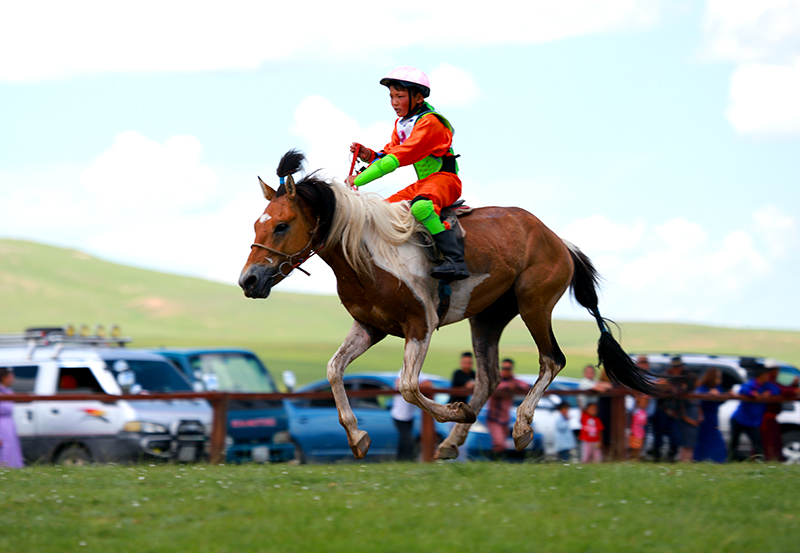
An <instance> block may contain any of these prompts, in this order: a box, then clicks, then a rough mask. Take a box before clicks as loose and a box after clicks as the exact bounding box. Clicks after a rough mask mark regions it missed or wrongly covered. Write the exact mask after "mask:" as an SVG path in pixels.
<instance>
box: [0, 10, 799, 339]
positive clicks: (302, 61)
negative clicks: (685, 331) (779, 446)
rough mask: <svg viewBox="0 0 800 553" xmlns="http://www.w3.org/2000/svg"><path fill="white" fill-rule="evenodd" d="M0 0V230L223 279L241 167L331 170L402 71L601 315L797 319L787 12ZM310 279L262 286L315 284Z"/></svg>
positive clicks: (795, 161)
mask: <svg viewBox="0 0 800 553" xmlns="http://www.w3.org/2000/svg"><path fill="white" fill-rule="evenodd" d="M9 4H11V3H5V4H4V5H3V6H2V7H0V51H1V52H4V53H3V55H2V56H0V237H5V238H24V239H31V240H36V241H41V242H45V243H50V244H55V245H61V246H68V247H73V248H78V249H81V250H84V251H87V252H90V253H92V254H94V255H97V256H99V257H102V258H105V259H109V260H113V261H117V262H121V263H126V264H131V265H136V266H141V267H147V268H153V269H157V270H162V271H166V272H175V273H180V274H187V275H194V276H201V277H204V278H210V279H215V280H221V281H224V282H231V283H233V282H235V280H236V279H237V277H238V274H239V271H240V270H241V268H242V265H243V264H244V261H245V259H246V257H247V254H248V246H249V244H250V242H251V241H252V224H253V222H254V221H255V219H256V218H257V217H258V216H259V215H260V213H261V212H262V211H263V209H264V207H265V203H264V200H263V197H262V196H261V194H260V190H259V187H258V186H257V181H256V175H261V176H262V178H264V179H265V180H267V181H268V182H270V179H272V180H273V181H274V180H275V178H274V170H275V166H276V165H277V162H278V159H279V158H280V156H281V155H282V154H283V153H284V152H285V151H286V150H288V149H289V148H293V147H298V148H300V149H302V150H304V151H305V152H306V153H307V155H308V157H309V168H311V169H317V168H323V169H325V171H326V172H327V173H328V174H329V175H331V176H333V177H339V178H343V177H345V176H346V172H347V169H348V168H349V160H348V151H347V147H348V145H349V143H350V142H351V141H354V140H356V141H359V142H362V143H364V144H367V145H369V146H371V147H373V148H375V149H378V148H380V147H381V146H382V145H383V144H385V143H386V142H387V141H388V138H389V134H390V132H391V125H392V123H393V112H392V110H391V108H390V106H389V101H388V94H387V91H386V89H385V88H383V87H382V86H380V85H379V84H378V81H379V79H380V78H381V77H382V76H383V75H384V74H385V73H387V72H388V71H389V70H390V69H392V68H393V67H395V66H398V65H416V66H418V67H420V68H421V69H423V70H424V71H426V72H427V73H428V75H429V76H430V78H431V81H432V88H433V92H432V95H431V98H430V102H431V104H433V105H434V106H435V107H436V108H437V109H439V110H440V111H442V112H443V113H444V114H445V115H447V117H448V118H449V119H450V121H451V122H452V123H453V125H454V126H455V128H456V136H455V149H456V151H457V152H458V153H460V154H461V156H462V157H461V158H460V167H461V177H462V180H463V182H464V196H465V198H466V199H467V200H468V201H469V203H470V204H472V205H475V206H482V205H518V206H521V207H524V208H526V209H528V210H529V211H531V212H532V213H534V214H535V215H537V216H538V217H539V218H540V219H542V220H543V221H544V222H545V224H547V225H548V226H550V227H551V228H552V229H553V230H554V231H556V232H557V233H558V234H559V235H560V236H561V237H563V238H565V239H568V240H570V241H572V242H573V243H575V244H577V245H578V246H579V247H581V248H582V249H583V250H584V251H585V252H586V253H587V254H588V255H589V256H590V257H592V259H593V260H594V261H595V262H596V265H597V266H598V268H599V270H600V271H601V273H602V274H603V277H604V279H605V283H604V294H603V299H602V303H601V310H602V312H603V313H604V315H606V316H609V317H611V318H614V319H617V320H623V321H624V320H637V321H674V322H695V323H702V324H714V325H727V326H742V327H757V328H789V329H800V309H798V307H799V306H800V287H798V286H797V279H798V277H797V275H798V274H800V255H798V254H800V191H798V190H799V189H800V186H798V185H800V101H798V98H800V0H760V1H758V2H756V1H731V0H728V1H720V0H709V1H700V0H696V1H691V0H678V1H674V0H673V1H669V2H668V1H659V0H641V1H637V0H603V1H598V0H572V1H564V2H559V3H557V5H555V4H556V3H553V2H543V1H530V0H528V1H520V2H493V3H492V4H491V8H492V9H491V10H490V9H488V8H487V6H486V5H485V4H482V5H480V7H474V8H473V7H470V6H471V4H469V3H463V2H451V1H446V2H435V1H434V2H429V3H426V5H425V7H424V9H417V8H413V7H410V5H409V7H407V8H398V7H397V4H396V3H393V2H384V1H382V0H375V1H374V2H371V3H370V10H369V13H363V14H361V13H358V12H357V5H355V4H352V3H338V2H309V1H302V0H300V1H296V2H292V3H291V6H290V5H288V3H287V5H283V6H281V5H277V6H274V5H271V4H272V3H265V2H237V1H232V2H226V3H225V4H224V7H222V6H223V5H222V4H217V3H205V2H182V1H181V2H169V1H167V2H165V1H159V2H155V1H149V0H145V1H142V2H139V3H136V4H135V5H127V6H124V7H120V5H118V4H117V3H110V2H96V1H80V0H79V1H76V2H71V3H69V5H68V6H67V5H66V4H64V3H62V2H37V1H32V2H26V3H15V4H17V5H9ZM218 6H219V7H218ZM411 180H413V172H411V171H410V170H404V169H401V170H399V171H397V172H396V173H393V174H392V175H390V176H387V177H385V178H384V179H381V180H379V181H376V182H374V183H372V184H370V185H369V187H368V189H369V190H370V191H373V192H377V193H379V194H382V195H384V196H388V195H389V194H391V193H392V192H394V191H395V190H397V189H398V188H400V187H401V186H403V185H404V184H407V183H408V182H411ZM509 247H513V245H511V244H509ZM309 266H310V267H309V268H310V270H311V273H312V277H310V278H309V277H306V276H305V275H302V274H296V275H294V276H292V278H291V279H288V280H286V281H284V282H283V283H281V285H280V288H282V289H284V290H296V291H306V292H317V293H334V291H335V285H334V279H333V276H332V274H331V273H330V271H329V270H328V269H327V268H326V267H325V266H324V265H323V264H321V263H320V262H317V261H312V262H309ZM242 301H245V300H244V299H243V300H242ZM556 316H560V317H568V318H578V317H580V318H582V317H584V316H586V315H585V314H584V312H583V311H582V310H581V309H579V308H576V307H575V306H574V305H572V304H571V302H570V300H568V299H564V300H562V302H561V303H560V304H559V306H558V307H557V308H556Z"/></svg>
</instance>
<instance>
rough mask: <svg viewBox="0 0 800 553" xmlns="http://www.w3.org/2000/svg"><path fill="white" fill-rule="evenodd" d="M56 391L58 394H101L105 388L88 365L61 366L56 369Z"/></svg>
mask: <svg viewBox="0 0 800 553" xmlns="http://www.w3.org/2000/svg"><path fill="white" fill-rule="evenodd" d="M56 392H57V393H59V394H103V393H105V390H103V388H102V387H101V386H100V383H99V382H97V379H96V378H95V377H94V373H92V371H91V369H89V368H88V367H61V369H60V370H59V371H58V388H57V389H56Z"/></svg>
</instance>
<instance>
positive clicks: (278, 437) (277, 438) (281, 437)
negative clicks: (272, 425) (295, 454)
mask: <svg viewBox="0 0 800 553" xmlns="http://www.w3.org/2000/svg"><path fill="white" fill-rule="evenodd" d="M291 441H292V437H291V436H290V435H289V431H288V430H284V431H282V432H275V435H274V436H272V443H273V444H288V443H289V442H291Z"/></svg>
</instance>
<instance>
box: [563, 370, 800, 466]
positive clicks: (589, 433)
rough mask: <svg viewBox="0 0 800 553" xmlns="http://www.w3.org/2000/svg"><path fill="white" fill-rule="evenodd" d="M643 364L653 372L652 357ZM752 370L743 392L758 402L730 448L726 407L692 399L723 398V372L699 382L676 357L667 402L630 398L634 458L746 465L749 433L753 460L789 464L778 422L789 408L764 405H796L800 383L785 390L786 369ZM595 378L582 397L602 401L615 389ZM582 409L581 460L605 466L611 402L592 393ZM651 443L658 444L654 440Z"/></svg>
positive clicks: (733, 433) (736, 416)
mask: <svg viewBox="0 0 800 553" xmlns="http://www.w3.org/2000/svg"><path fill="white" fill-rule="evenodd" d="M637 364H639V365H640V366H641V367H642V368H644V369H646V370H649V366H648V360H647V358H646V357H640V358H639V359H638V360H637ZM747 369H748V372H749V374H750V375H751V377H750V379H749V380H748V381H747V382H745V383H744V384H743V385H742V386H741V388H740V389H739V392H738V393H739V396H741V397H743V398H750V399H752V400H755V401H742V402H740V404H739V406H738V407H737V409H736V411H735V412H734V413H733V415H732V417H731V423H730V444H729V445H728V444H726V442H725V440H724V439H723V436H722V433H721V432H720V428H719V408H720V405H721V404H722V402H721V401H719V400H714V399H697V398H691V397H685V396H686V395H687V394H692V393H695V394H708V395H712V396H714V395H720V394H722V393H723V389H722V373H721V371H720V370H719V369H717V368H709V369H707V370H706V371H705V372H704V373H703V374H702V375H700V377H699V379H698V376H697V375H695V374H693V373H692V372H690V371H688V370H687V368H686V366H685V364H684V363H683V361H682V360H681V358H680V357H674V358H672V360H671V363H670V366H669V368H668V369H667V371H666V374H665V375H664V376H663V378H661V379H660V382H659V384H660V385H661V386H662V388H664V389H666V390H667V393H666V394H664V396H663V397H659V398H657V399H656V398H650V397H648V396H646V395H641V394H640V395H636V396H629V397H627V398H626V414H627V420H628V428H627V432H626V436H627V440H628V443H627V445H628V447H627V453H628V459H630V460H634V461H635V460H639V459H642V458H643V457H648V458H650V459H652V460H654V461H656V462H662V461H680V462H691V461H707V462H715V463H724V462H726V461H733V460H735V459H738V458H739V453H740V452H739V445H740V439H741V435H742V434H745V435H746V436H747V437H748V439H749V440H750V444H751V449H752V450H751V451H750V452H749V453H750V454H749V455H745V457H755V458H760V459H764V460H766V461H782V460H783V459H782V454H781V450H782V443H781V432H780V428H779V426H778V423H777V421H776V417H777V415H778V413H779V412H780V409H781V403H780V402H759V401H758V400H768V399H769V398H782V399H785V400H792V399H794V398H796V397H797V392H798V384H799V382H798V379H795V381H794V382H793V383H792V385H791V386H782V385H781V384H779V383H778V381H777V376H778V371H779V366H778V364H777V363H775V362H773V361H770V360H767V361H765V362H764V363H763V364H760V363H755V362H754V363H753V364H752V365H751V366H748V367H747ZM595 374H596V370H595V368H594V367H593V366H592V365H588V366H587V367H586V368H585V369H584V378H583V379H582V380H581V382H580V384H579V387H580V389H581V390H586V391H593V392H597V393H598V394H602V393H603V392H606V391H608V390H609V389H611V388H612V387H613V384H612V383H611V382H609V381H608V379H607V378H605V376H604V375H603V374H601V376H600V378H599V379H598V380H595ZM579 404H580V406H581V409H582V417H581V430H580V436H579V439H580V442H581V448H580V452H579V458H580V460H581V461H582V462H584V463H587V462H593V461H598V460H602V459H603V458H604V457H605V456H606V455H608V450H609V447H610V445H611V436H610V407H609V405H608V404H610V398H609V397H604V396H602V395H590V394H587V395H584V396H580V397H579ZM648 436H650V437H651V440H649V441H648V440H647V438H648ZM648 446H649V447H648ZM559 455H560V456H561V454H559Z"/></svg>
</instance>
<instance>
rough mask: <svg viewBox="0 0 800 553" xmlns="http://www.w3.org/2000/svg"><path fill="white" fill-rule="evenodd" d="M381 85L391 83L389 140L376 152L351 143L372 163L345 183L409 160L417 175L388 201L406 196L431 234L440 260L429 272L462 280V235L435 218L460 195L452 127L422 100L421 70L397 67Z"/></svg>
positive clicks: (425, 90) (426, 86) (426, 87)
mask: <svg viewBox="0 0 800 553" xmlns="http://www.w3.org/2000/svg"><path fill="white" fill-rule="evenodd" d="M381 84H382V85H384V86H386V87H388V88H389V98H390V99H391V102H392V108H394V111H395V113H397V116H398V119H397V121H395V126H394V132H392V141H391V142H389V144H387V145H386V146H385V147H384V148H383V150H381V151H380V152H374V151H372V150H370V149H369V148H366V147H364V146H361V147H360V148H359V145H358V144H356V143H353V144H352V145H351V146H350V151H351V152H352V153H353V155H357V156H358V157H359V158H360V159H361V160H363V161H366V162H368V163H370V165H369V167H367V168H366V170H364V171H363V172H361V173H360V174H358V175H354V176H351V177H348V178H347V180H346V181H345V182H346V183H347V184H348V185H353V184H355V185H356V186H363V185H365V184H367V183H368V182H372V181H374V180H375V179H378V178H380V177H382V176H384V175H385V174H387V173H390V172H392V171H394V170H395V169H397V168H398V167H404V166H406V165H413V166H414V170H415V171H416V173H417V178H418V179H419V180H418V181H417V182H415V183H414V184H411V185H409V186H407V187H406V188H404V189H403V190H401V191H399V192H397V193H396V194H394V195H392V196H390V197H389V198H388V200H387V201H389V202H400V201H403V200H408V201H410V202H411V213H412V214H413V215H414V217H415V218H416V219H417V220H418V221H419V222H420V223H422V224H423V225H424V226H425V228H426V229H428V230H429V231H430V233H431V236H433V240H434V242H435V243H436V245H437V246H438V247H439V250H440V251H441V252H442V255H443V256H444V261H443V262H442V263H441V264H440V265H438V266H436V267H434V268H433V270H432V271H431V276H432V277H433V278H438V279H441V280H445V281H448V282H449V281H452V280H462V279H465V278H467V277H468V276H469V270H468V269H467V265H466V263H464V244H463V241H462V239H461V236H456V232H455V231H454V230H453V229H451V228H449V227H445V225H444V224H443V223H442V221H441V219H440V218H439V214H440V212H441V210H442V208H443V207H447V206H449V205H452V204H453V203H455V202H456V200H458V198H459V196H461V179H459V178H458V165H457V164H456V156H455V155H454V154H453V149H452V148H451V145H452V143H453V127H452V126H451V125H450V123H449V122H448V121H447V119H445V118H444V117H443V116H442V115H440V114H439V113H436V111H434V109H433V108H432V107H431V106H430V104H428V103H427V102H426V101H425V98H427V97H428V95H429V94H430V92H431V89H430V82H429V81H428V77H427V76H426V75H425V73H423V72H422V71H420V70H419V69H416V68H414V67H409V66H402V67H398V68H397V69H394V70H393V71H391V72H390V73H389V74H388V75H386V76H385V77H384V78H383V79H381ZM356 150H358V151H356Z"/></svg>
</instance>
